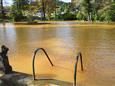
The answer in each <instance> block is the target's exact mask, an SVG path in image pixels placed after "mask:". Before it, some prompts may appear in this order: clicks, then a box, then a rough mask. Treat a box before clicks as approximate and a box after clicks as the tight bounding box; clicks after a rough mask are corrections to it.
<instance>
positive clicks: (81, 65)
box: [79, 52, 83, 71]
mask: <svg viewBox="0 0 115 86" xmlns="http://www.w3.org/2000/svg"><path fill="white" fill-rule="evenodd" d="M79 55H80V61H81V70H82V71H83V59H82V54H81V52H80V53H79Z"/></svg>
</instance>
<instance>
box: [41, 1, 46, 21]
mask: <svg viewBox="0 0 115 86" xmlns="http://www.w3.org/2000/svg"><path fill="white" fill-rule="evenodd" d="M42 12H43V20H45V19H46V12H45V2H44V1H43V0H42Z"/></svg>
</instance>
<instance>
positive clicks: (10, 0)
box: [4, 0, 71, 5]
mask: <svg viewBox="0 0 115 86" xmlns="http://www.w3.org/2000/svg"><path fill="white" fill-rule="evenodd" d="M5 1H6V2H4V3H5V5H11V4H12V0H5ZM60 1H64V2H71V0H60Z"/></svg>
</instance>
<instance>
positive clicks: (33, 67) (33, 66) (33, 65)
mask: <svg viewBox="0 0 115 86" xmlns="http://www.w3.org/2000/svg"><path fill="white" fill-rule="evenodd" d="M39 50H42V51H43V52H44V53H45V55H46V57H47V58H48V60H49V62H50V64H51V66H54V64H53V63H52V61H51V60H50V58H49V56H48V54H47V53H46V51H45V49H43V48H38V49H36V50H35V52H34V56H33V61H32V69H33V78H34V80H36V76H35V57H36V54H37V52H38V51H39Z"/></svg>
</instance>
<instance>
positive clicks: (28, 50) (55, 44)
mask: <svg viewBox="0 0 115 86" xmlns="http://www.w3.org/2000/svg"><path fill="white" fill-rule="evenodd" d="M3 44H4V45H7V46H8V47H9V48H10V52H9V57H10V64H11V65H12V66H13V69H14V70H15V71H18V72H23V73H28V74H32V57H33V53H34V50H35V49H36V48H40V47H42V48H44V49H45V50H46V51H47V53H48V54H49V56H50V58H51V60H52V61H53V63H54V64H55V67H51V65H50V64H49V62H48V60H47V58H46V57H45V55H44V54H43V53H42V52H39V54H37V57H36V64H35V65H36V72H37V75H38V78H43V77H45V78H49V79H58V80H62V81H68V82H73V74H74V63H75V57H76V55H77V52H79V51H81V52H82V54H83V62H84V69H85V70H84V71H83V72H82V71H81V70H80V67H78V76H77V84H78V85H79V86H115V25H114V24H113V25H106V24H104V25H99V24H77V23H75V22H60V23H59V22H57V23H56V24H46V25H13V24H6V26H5V27H3V26H2V25H1V24H0V45H3Z"/></svg>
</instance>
